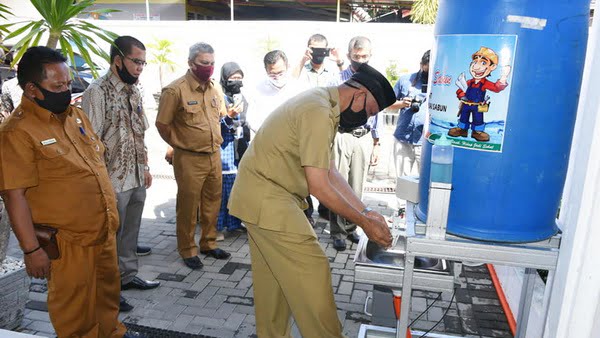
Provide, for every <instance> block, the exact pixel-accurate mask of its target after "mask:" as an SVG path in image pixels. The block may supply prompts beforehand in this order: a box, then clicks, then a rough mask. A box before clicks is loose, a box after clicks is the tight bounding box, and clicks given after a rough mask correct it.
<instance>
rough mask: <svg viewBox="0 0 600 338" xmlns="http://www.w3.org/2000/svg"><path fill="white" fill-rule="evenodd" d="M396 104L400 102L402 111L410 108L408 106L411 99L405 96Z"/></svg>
mask: <svg viewBox="0 0 600 338" xmlns="http://www.w3.org/2000/svg"><path fill="white" fill-rule="evenodd" d="M398 102H400V106H399V108H400V109H404V108H408V107H410V104H411V103H412V97H410V96H405V97H403V98H402V100H399V101H398Z"/></svg>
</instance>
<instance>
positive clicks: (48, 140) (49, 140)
mask: <svg viewBox="0 0 600 338" xmlns="http://www.w3.org/2000/svg"><path fill="white" fill-rule="evenodd" d="M41 143H42V145H43V146H47V145H51V144H54V143H56V139H55V138H49V139H47V140H43V141H42V142H41Z"/></svg>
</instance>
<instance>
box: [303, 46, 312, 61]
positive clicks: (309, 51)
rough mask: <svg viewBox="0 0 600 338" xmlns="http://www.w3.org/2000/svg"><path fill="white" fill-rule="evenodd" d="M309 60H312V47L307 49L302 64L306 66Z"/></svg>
mask: <svg viewBox="0 0 600 338" xmlns="http://www.w3.org/2000/svg"><path fill="white" fill-rule="evenodd" d="M308 60H312V48H310V47H307V48H306V50H305V51H304V55H303V56H302V64H305V63H306V61H308Z"/></svg>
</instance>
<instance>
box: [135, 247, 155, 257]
mask: <svg viewBox="0 0 600 338" xmlns="http://www.w3.org/2000/svg"><path fill="white" fill-rule="evenodd" d="M135 253H136V254H137V255H138V256H148V255H149V254H151V253H152V248H151V247H149V246H142V245H138V246H137V250H136V251H135Z"/></svg>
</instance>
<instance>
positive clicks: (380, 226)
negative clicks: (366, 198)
mask: <svg viewBox="0 0 600 338" xmlns="http://www.w3.org/2000/svg"><path fill="white" fill-rule="evenodd" d="M366 219H367V224H365V226H363V227H362V228H363V230H364V232H365V234H366V235H367V237H369V239H370V240H371V241H373V242H375V243H377V244H379V245H380V246H381V247H383V248H386V249H388V248H389V247H391V246H392V233H391V232H390V228H389V227H388V226H387V223H386V221H385V218H384V217H383V216H382V215H381V214H379V213H378V212H375V211H370V212H369V213H367V214H366Z"/></svg>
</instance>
